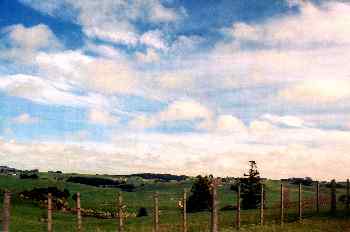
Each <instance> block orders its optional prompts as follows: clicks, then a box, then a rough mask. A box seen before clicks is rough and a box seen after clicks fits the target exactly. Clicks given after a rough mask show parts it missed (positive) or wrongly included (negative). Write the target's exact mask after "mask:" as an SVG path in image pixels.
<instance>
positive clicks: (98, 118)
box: [89, 109, 119, 126]
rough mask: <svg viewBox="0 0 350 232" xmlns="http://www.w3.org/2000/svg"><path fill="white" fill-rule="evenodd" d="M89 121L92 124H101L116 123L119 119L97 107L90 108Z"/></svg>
mask: <svg viewBox="0 0 350 232" xmlns="http://www.w3.org/2000/svg"><path fill="white" fill-rule="evenodd" d="M89 121H90V122H91V123H94V124H101V125H105V126H108V125H113V124H116V123H117V122H118V121H119V119H118V118H117V117H116V116H113V115H112V114H110V113H109V112H107V111H104V110H99V109H91V110H90V112H89Z"/></svg>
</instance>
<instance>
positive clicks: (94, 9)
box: [21, 0, 185, 46]
mask: <svg viewBox="0 0 350 232" xmlns="http://www.w3.org/2000/svg"><path fill="white" fill-rule="evenodd" d="M21 2H22V3H24V4H27V5H28V6H31V7H33V8H34V9H37V10H39V11H42V12H44V13H46V14H49V15H52V16H57V17H63V18H65V19H68V20H72V21H74V22H76V23H78V24H80V25H81V26H82V27H83V31H84V33H85V34H86V35H87V36H88V37H90V38H98V39H102V40H105V41H110V42H113V43H118V44H125V45H129V46H135V45H137V44H138V43H140V42H141V40H142V39H141V36H142V35H141V33H140V32H139V31H138V30H137V28H136V26H135V25H134V24H135V22H138V21H143V22H149V23H154V24H162V23H172V22H176V21H178V20H180V19H181V18H183V17H184V16H185V12H184V10H183V9H182V8H181V9H176V8H170V7H165V6H164V5H163V4H162V3H161V2H160V1H159V0H146V1H139V0H133V1H114V0H107V1H103V2H102V3H101V2H93V1H88V2H87V1H83V0H78V1H76V0H75V1H72V0H64V1H60V2H57V1H53V0H50V1H46V2H45V3H39V2H38V1H35V0H21Z"/></svg>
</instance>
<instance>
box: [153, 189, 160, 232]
mask: <svg viewBox="0 0 350 232" xmlns="http://www.w3.org/2000/svg"><path fill="white" fill-rule="evenodd" d="M153 232H159V194H158V192H156V193H155V194H154V209H153Z"/></svg>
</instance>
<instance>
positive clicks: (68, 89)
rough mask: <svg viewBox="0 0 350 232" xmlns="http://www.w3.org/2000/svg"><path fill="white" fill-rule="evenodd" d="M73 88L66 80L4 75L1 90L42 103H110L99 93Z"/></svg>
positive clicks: (80, 104) (78, 105) (81, 105)
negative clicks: (76, 93) (76, 91)
mask: <svg viewBox="0 0 350 232" xmlns="http://www.w3.org/2000/svg"><path fill="white" fill-rule="evenodd" d="M73 90H74V89H73V88H72V86H70V85H68V84H66V83H64V82H53V81H49V80H45V79H44V78H41V77H38V76H30V75H20V74H19V75H11V76H3V77H1V82H0V91H3V92H5V93H6V94H8V95H10V96H15V97H20V98H24V99H27V100H30V101H33V102H36V103H40V104H53V105H64V106H71V107H74V106H75V107H91V106H99V107H106V106H108V104H109V103H108V100H107V99H106V98H105V97H103V96H101V95H99V94H95V93H88V94H87V95H75V94H73V93H72V91H73Z"/></svg>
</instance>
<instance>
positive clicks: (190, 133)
mask: <svg viewBox="0 0 350 232" xmlns="http://www.w3.org/2000/svg"><path fill="white" fill-rule="evenodd" d="M349 12H350V2H348V1H345V0H343V1H340V0H338V1H336V0H327V1H322V0H313V1H301V0H300V1H299V0H264V1H261V0H244V1H239V0H235V1H232V0H206V1H204V0H203V1H202V0H101V1H98V2H97V1H92V0H91V1H89V0H61V1H55V0H45V1H44V0H0V158H1V165H8V166H12V167H16V168H22V169H33V168H38V169H40V170H42V171H47V170H62V171H64V172H82V173H100V174H103V173H107V174H128V173H136V172H157V173H174V174H187V175H197V174H214V175H218V176H242V175H243V173H244V172H245V171H247V169H248V161H249V160H255V161H256V162H257V164H258V168H259V170H260V173H261V175H262V176H263V177H267V178H276V179H278V178H286V177H292V176H299V177H305V176H310V177H313V178H314V179H318V180H321V179H333V178H335V179H338V180H343V179H346V178H349V177H350V176H349V175H350V173H349V171H348V167H349V166H350V159H349V153H350V101H349V100H350V65H349V63H348V62H349V60H350V14H349Z"/></svg>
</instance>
